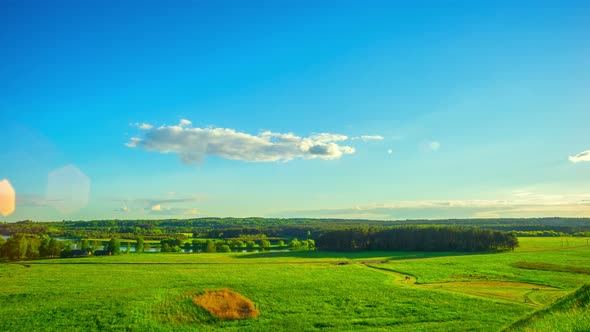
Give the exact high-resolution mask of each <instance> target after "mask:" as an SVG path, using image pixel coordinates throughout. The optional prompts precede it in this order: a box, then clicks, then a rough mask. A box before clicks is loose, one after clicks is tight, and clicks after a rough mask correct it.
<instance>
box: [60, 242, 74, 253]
mask: <svg viewBox="0 0 590 332" xmlns="http://www.w3.org/2000/svg"><path fill="white" fill-rule="evenodd" d="M62 246H63V249H62V250H61V252H60V254H59V256H60V257H72V250H74V245H73V244H72V242H70V241H64V242H63V244H62Z"/></svg>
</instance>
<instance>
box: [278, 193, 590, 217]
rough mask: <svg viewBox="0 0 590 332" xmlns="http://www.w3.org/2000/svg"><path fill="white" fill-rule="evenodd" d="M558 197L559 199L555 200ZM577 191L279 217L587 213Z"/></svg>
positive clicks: (357, 207) (588, 204) (589, 205)
mask: <svg viewBox="0 0 590 332" xmlns="http://www.w3.org/2000/svg"><path fill="white" fill-rule="evenodd" d="M556 197H561V200H556V199H555V198H556ZM581 198H582V197H581V196H580V195H571V196H564V195H540V196H539V197H534V198H530V199H515V200H440V201H437V200H425V201H398V202H385V203H372V204H365V205H354V206H349V207H343V208H332V209H318V210H298V211H284V212H279V213H277V214H275V216H280V217H294V216H297V217H314V218H370V219H389V220H391V219H446V218H498V217H510V218H514V217H516V218H520V217H547V216H556V215H559V216H562V217H589V216H590V201H587V200H584V199H581Z"/></svg>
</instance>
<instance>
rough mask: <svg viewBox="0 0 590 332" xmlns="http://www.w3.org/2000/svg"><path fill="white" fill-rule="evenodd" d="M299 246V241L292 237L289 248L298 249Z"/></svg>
mask: <svg viewBox="0 0 590 332" xmlns="http://www.w3.org/2000/svg"><path fill="white" fill-rule="evenodd" d="M300 247H301V242H299V240H297V239H293V240H291V241H290V242H289V248H291V250H295V249H299V248H300Z"/></svg>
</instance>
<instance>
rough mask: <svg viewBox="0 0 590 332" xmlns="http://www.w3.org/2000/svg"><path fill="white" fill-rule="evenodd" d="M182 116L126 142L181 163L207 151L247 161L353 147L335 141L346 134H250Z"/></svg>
mask: <svg viewBox="0 0 590 332" xmlns="http://www.w3.org/2000/svg"><path fill="white" fill-rule="evenodd" d="M190 125H191V122H190V121H188V120H184V119H183V120H181V122H180V123H179V124H178V125H175V126H161V127H158V128H152V129H149V130H145V131H144V135H143V137H132V138H131V139H130V141H129V142H127V143H126V144H125V145H126V146H127V147H130V148H141V149H143V150H146V151H154V152H160V153H175V154H178V156H179V157H180V160H181V161H182V162H184V163H188V164H190V163H198V162H200V161H202V160H203V159H204V158H205V156H207V155H215V156H218V157H221V158H225V159H230V160H240V161H248V162H273V161H290V160H293V159H296V158H302V159H314V158H318V159H325V160H331V159H338V158H340V157H342V156H343V155H344V154H352V153H354V152H355V149H354V148H352V147H350V146H346V145H340V144H338V143H337V142H341V141H345V140H347V139H348V137H347V136H345V135H340V134H331V133H321V134H316V135H312V136H309V137H300V136H297V135H294V134H293V133H275V132H271V131H265V132H261V133H259V134H258V135H251V134H247V133H243V132H238V131H236V130H234V129H229V128H192V127H189V126H190Z"/></svg>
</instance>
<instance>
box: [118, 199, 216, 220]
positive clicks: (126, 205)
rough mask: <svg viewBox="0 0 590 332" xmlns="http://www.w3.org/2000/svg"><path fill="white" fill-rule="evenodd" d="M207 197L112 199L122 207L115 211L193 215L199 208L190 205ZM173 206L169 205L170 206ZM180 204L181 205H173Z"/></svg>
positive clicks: (197, 212)
mask: <svg viewBox="0 0 590 332" xmlns="http://www.w3.org/2000/svg"><path fill="white" fill-rule="evenodd" d="M206 199H207V197H206V196H204V195H193V196H191V197H182V198H139V199H113V201H115V202H121V203H122V204H123V206H122V207H120V208H117V209H115V211H116V212H121V213H127V212H135V213H147V214H153V215H178V216H194V215H197V214H199V210H198V209H197V208H195V207H193V206H192V205H194V204H195V203H198V202H203V201H205V200H206ZM171 205H172V206H173V207H170V206H171ZM175 205H181V206H175Z"/></svg>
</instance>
